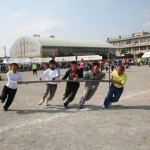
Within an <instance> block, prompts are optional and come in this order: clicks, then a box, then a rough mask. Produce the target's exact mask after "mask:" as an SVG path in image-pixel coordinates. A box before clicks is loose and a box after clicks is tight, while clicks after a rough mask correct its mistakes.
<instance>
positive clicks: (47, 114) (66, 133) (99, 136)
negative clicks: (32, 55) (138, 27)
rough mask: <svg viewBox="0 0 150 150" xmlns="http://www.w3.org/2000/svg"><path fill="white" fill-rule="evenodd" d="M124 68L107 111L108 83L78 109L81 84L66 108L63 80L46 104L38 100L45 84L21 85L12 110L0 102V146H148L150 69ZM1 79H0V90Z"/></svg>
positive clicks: (91, 149)
mask: <svg viewBox="0 0 150 150" xmlns="http://www.w3.org/2000/svg"><path fill="white" fill-rule="evenodd" d="M64 72H65V70H61V73H62V74H64ZM40 73H41V72H38V74H39V75H40ZM126 73H127V75H128V81H127V84H126V85H125V90H124V93H123V95H122V97H121V99H120V101H119V102H118V103H115V104H113V106H112V107H111V108H109V109H106V110H103V109H101V107H100V105H101V103H102V102H103V99H104V97H105V95H106V94H107V92H108V84H107V83H101V84H100V86H99V88H98V90H97V92H96V94H95V95H94V96H93V98H92V99H91V101H88V102H87V103H86V105H85V107H84V109H83V110H80V111H78V110H77V107H78V102H79V99H80V97H81V96H82V92H83V90H84V83H81V85H80V89H79V91H78V93H77V95H76V97H75V100H74V101H73V102H72V103H71V104H70V106H69V108H68V109H67V110H65V109H64V108H63V107H62V104H63V101H62V95H63V93H64V90H65V83H60V84H58V89H57V93H56V95H55V97H54V99H53V100H52V101H51V102H50V104H51V105H50V106H48V107H45V106H44V105H41V106H39V105H38V102H39V101H40V100H41V97H42V93H43V90H44V85H45V83H38V84H28V85H19V89H18V92H17V95H16V97H15V100H14V102H13V104H12V105H11V106H10V109H9V110H10V111H8V112H4V111H3V109H2V108H3V104H1V103H0V109H1V110H0V149H1V150H100V149H101V150H149V149H150V68H149V67H148V66H143V67H132V68H130V69H128V70H127V71H126ZM22 75H23V77H24V79H26V80H34V79H35V80H36V79H37V78H38V77H33V76H32V72H24V73H22ZM2 76H3V77H4V78H5V74H2ZM107 78H108V74H107ZM5 83H6V81H0V91H1V90H2V88H3V85H4V84H5Z"/></svg>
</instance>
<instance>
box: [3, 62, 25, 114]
mask: <svg viewBox="0 0 150 150" xmlns="http://www.w3.org/2000/svg"><path fill="white" fill-rule="evenodd" d="M18 69H19V67H18V65H17V64H16V63H12V64H11V71H9V72H8V73H7V78H8V81H7V83H6V85H5V86H4V87H3V90H2V93H1V96H0V99H1V102H2V103H4V102H5V100H6V98H7V100H6V103H5V105H4V106H3V108H4V111H7V110H8V108H9V106H10V105H11V103H12V102H13V100H14V97H15V95H16V92H17V86H18V84H21V81H22V76H21V74H20V73H19V72H18Z"/></svg>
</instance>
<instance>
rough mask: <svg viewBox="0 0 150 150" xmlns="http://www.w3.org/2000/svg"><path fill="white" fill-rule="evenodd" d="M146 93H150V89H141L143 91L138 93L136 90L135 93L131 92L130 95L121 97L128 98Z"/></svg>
mask: <svg viewBox="0 0 150 150" xmlns="http://www.w3.org/2000/svg"><path fill="white" fill-rule="evenodd" d="M145 93H150V90H146V91H141V92H138V93H135V92H134V94H130V95H127V96H123V97H122V98H121V99H127V98H130V97H134V96H139V95H143V94H145Z"/></svg>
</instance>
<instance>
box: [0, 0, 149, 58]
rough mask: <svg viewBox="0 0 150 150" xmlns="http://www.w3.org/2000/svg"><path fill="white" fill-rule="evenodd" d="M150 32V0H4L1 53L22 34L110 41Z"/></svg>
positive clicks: (0, 18) (0, 6)
mask: <svg viewBox="0 0 150 150" xmlns="http://www.w3.org/2000/svg"><path fill="white" fill-rule="evenodd" d="M138 31H147V32H150V0H0V56H4V50H3V49H4V45H5V46H6V50H7V55H9V54H8V50H9V49H10V48H11V46H12V44H13V43H14V42H15V40H16V39H18V38H19V37H21V36H32V35H33V34H40V35H43V36H45V35H46V36H49V35H54V36H55V37H56V38H57V37H61V38H71V39H85V40H87V39H88V40H100V41H106V40H107V37H109V38H113V37H118V36H119V35H122V36H126V35H131V34H132V33H134V32H138Z"/></svg>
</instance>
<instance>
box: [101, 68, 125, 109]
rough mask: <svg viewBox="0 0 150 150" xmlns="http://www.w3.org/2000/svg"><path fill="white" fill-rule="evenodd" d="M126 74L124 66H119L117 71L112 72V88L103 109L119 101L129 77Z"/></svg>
mask: <svg viewBox="0 0 150 150" xmlns="http://www.w3.org/2000/svg"><path fill="white" fill-rule="evenodd" d="M124 72H125V68H124V66H118V67H117V70H114V71H113V72H112V75H111V77H110V82H111V86H110V88H109V91H108V94H107V96H106V97H105V100H104V103H103V105H102V108H103V109H105V108H108V107H110V106H111V104H112V103H115V102H118V101H119V99H120V97H121V95H122V93H123V90H124V85H125V83H126V80H127V75H126V74H125V73H124Z"/></svg>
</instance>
